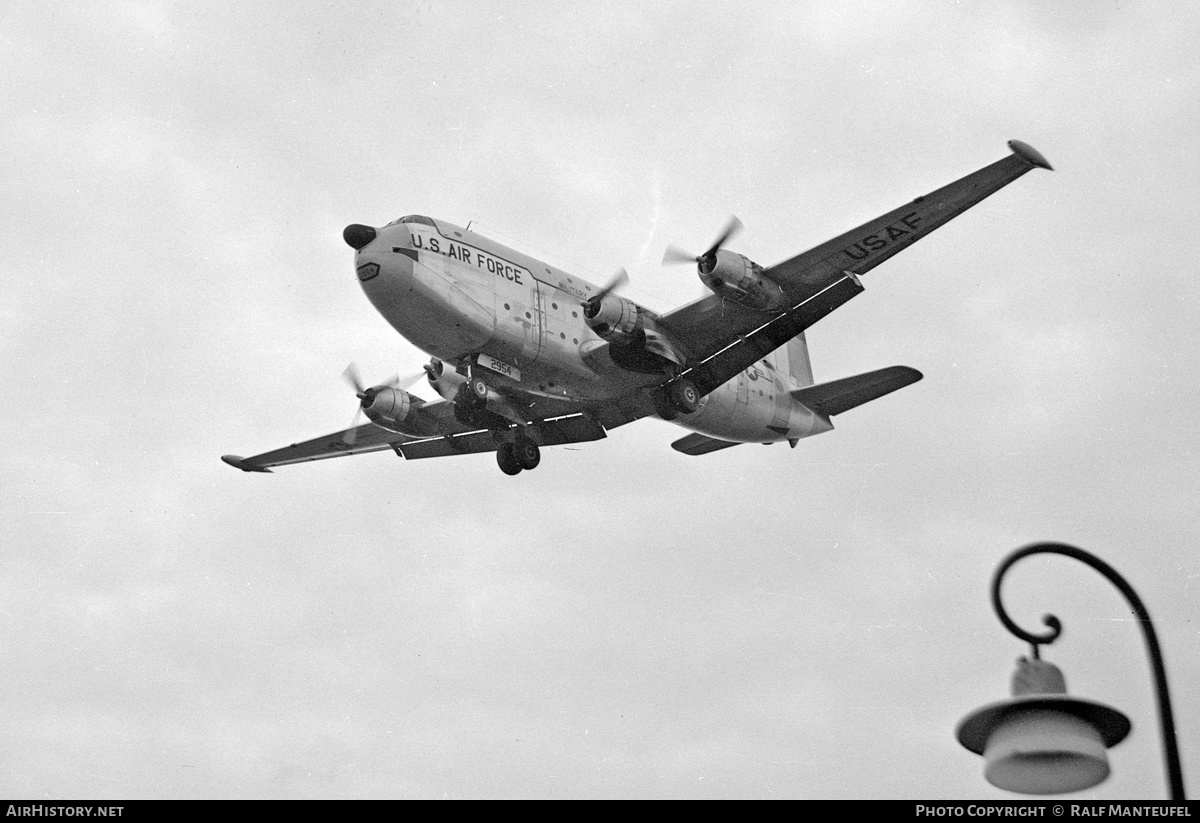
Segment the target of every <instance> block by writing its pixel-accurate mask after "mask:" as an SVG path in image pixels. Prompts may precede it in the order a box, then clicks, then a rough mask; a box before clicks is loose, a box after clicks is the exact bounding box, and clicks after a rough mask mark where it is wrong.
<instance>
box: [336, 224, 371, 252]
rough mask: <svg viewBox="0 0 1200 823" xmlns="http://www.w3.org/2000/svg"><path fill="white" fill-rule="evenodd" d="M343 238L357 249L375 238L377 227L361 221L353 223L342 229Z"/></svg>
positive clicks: (351, 246)
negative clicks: (374, 227) (363, 223)
mask: <svg viewBox="0 0 1200 823" xmlns="http://www.w3.org/2000/svg"><path fill="white" fill-rule="evenodd" d="M342 239H343V240H345V241H346V244H347V245H349V246H350V248H352V249H354V250H355V251H357V250H359V249H361V248H362V247H363V246H365V245H367V244H368V243H370V242H371V241H372V240H374V239H375V229H373V228H371V227H370V226H364V225H362V224H361V223H351V224H350V225H349V226H346V228H345V229H343V230H342Z"/></svg>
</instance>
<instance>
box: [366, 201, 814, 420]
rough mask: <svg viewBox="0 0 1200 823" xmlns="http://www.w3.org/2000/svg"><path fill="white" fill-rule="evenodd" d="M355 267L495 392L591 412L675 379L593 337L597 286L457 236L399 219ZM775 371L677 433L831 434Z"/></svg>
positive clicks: (451, 229) (711, 398) (743, 381)
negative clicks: (591, 311) (588, 316)
mask: <svg viewBox="0 0 1200 823" xmlns="http://www.w3.org/2000/svg"><path fill="white" fill-rule="evenodd" d="M355 266H356V270H357V272H358V278H359V281H360V284H361V286H362V289H363V291H364V292H365V293H366V295H367V297H368V299H370V301H371V303H372V304H373V305H374V306H375V308H376V309H377V310H378V311H379V312H380V314H382V315H383V316H384V318H385V319H386V320H387V321H388V323H390V324H391V325H392V327H393V328H394V329H396V331H398V332H399V333H400V334H401V335H402V336H403V337H404V338H405V339H407V340H408V341H410V342H411V343H412V344H413V345H415V346H416V347H417V348H419V349H421V350H422V351H425V352H427V353H428V354H430V355H432V356H433V357H435V358H437V359H439V360H441V361H443V362H444V363H446V364H449V367H451V368H457V369H459V371H460V372H465V368H466V366H467V365H468V364H470V365H471V367H472V368H476V369H480V368H482V369H484V371H482V372H480V373H481V374H485V375H486V379H487V380H488V382H489V383H492V384H493V385H495V386H497V387H498V388H508V389H510V390H514V391H516V392H519V393H521V394H524V395H530V396H533V397H538V398H545V399H546V400H562V401H567V402H572V403H583V404H588V403H597V402H603V401H606V400H611V399H613V398H617V397H620V396H622V395H627V394H628V393H629V392H630V391H636V390H637V389H638V388H640V387H645V388H647V389H649V388H651V387H654V386H657V385H659V384H661V383H662V382H663V380H664V379H665V378H666V377H667V376H669V369H670V368H671V363H670V362H668V361H666V360H661V359H655V360H654V363H657V364H658V366H659V367H657V368H643V367H639V366H638V365H637V364H634V367H632V368H631V367H630V366H629V364H628V363H627V362H623V361H622V354H623V352H622V351H621V350H620V347H618V346H617V345H616V344H615V343H610V342H609V341H606V340H604V339H602V338H601V337H600V336H598V335H597V334H596V333H595V332H593V330H592V329H591V328H590V327H589V326H588V324H587V323H586V322H585V319H584V314H583V307H582V303H584V302H585V301H587V300H588V299H589V298H590V297H592V296H594V295H596V294H597V293H598V292H599V291H600V288H599V287H598V286H596V285H595V284H593V283H590V282H588V281H586V280H584V279H582V278H579V277H576V276H574V275H571V274H569V273H567V272H565V271H562V270H561V269H558V268H556V267H554V266H551V265H549V264H546V263H543V262H542V261H539V260H536V259H534V258H532V257H529V256H527V255H524V254H521V253H520V252H517V251H515V250H513V249H510V248H507V247H505V246H503V245H501V244H499V243H496V242H494V241H492V240H489V239H488V238H486V237H482V236H480V235H478V234H475V233H472V232H470V231H467V230H466V229H463V228H461V227H459V226H454V225H451V224H449V223H445V222H443V221H440V220H438V221H435V220H431V219H429V218H426V217H420V216H409V217H404V218H400V219H399V220H397V221H395V222H393V223H391V224H389V225H387V226H384V227H382V228H380V229H377V230H376V236H375V237H374V239H373V240H371V241H370V242H369V243H367V244H365V245H364V246H362V248H360V249H358V251H357V255H356V261H355ZM649 314H652V313H649ZM773 360H774V357H768V358H767V359H766V360H764V361H760V362H759V363H758V364H756V365H755V366H753V367H751V368H749V369H747V370H746V371H743V372H742V373H740V374H739V375H737V376H736V377H735V378H734V379H732V380H730V381H728V382H727V383H725V384H723V385H721V386H719V387H718V388H717V389H716V390H715V391H713V392H711V393H710V394H708V395H707V396H706V397H704V398H703V399H702V400H701V404H700V408H699V409H698V410H697V411H696V412H694V413H691V414H684V415H680V416H679V417H678V418H677V419H675V420H674V421H673V422H676V423H678V424H679V425H682V426H684V427H685V428H688V429H692V430H694V431H698V432H701V433H703V434H706V435H709V436H711V437H715V438H719V439H722V440H729V441H734V442H773V441H778V440H795V439H797V438H800V437H806V436H809V435H811V434H816V433H819V432H821V431H827V430H829V429H830V428H832V426H831V425H830V423H829V421H828V418H826V417H822V416H820V415H817V414H814V413H813V412H812V411H810V410H809V409H807V408H806V407H804V406H803V405H801V404H799V403H796V402H794V401H793V400H792V398H791V396H790V394H789V392H790V391H792V390H794V389H796V388H799V387H800V385H799V384H797V383H796V381H795V380H794V379H793V378H792V375H791V374H789V373H788V370H787V368H786V366H784V367H783V368H779V367H778V365H777V363H776V362H773ZM447 385H452V383H450V384H447ZM435 388H438V389H439V391H442V388H441V387H438V386H436V385H435ZM448 399H452V398H448Z"/></svg>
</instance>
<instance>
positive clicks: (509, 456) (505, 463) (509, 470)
mask: <svg viewBox="0 0 1200 823" xmlns="http://www.w3.org/2000/svg"><path fill="white" fill-rule="evenodd" d="M496 463H497V465H499V466H500V471H502V472H504V473H505V474H520V473H521V464H520V463H518V462H517V455H516V453H515V452H514V451H513V444H512V443H501V444H500V447H499V448H498V449H496Z"/></svg>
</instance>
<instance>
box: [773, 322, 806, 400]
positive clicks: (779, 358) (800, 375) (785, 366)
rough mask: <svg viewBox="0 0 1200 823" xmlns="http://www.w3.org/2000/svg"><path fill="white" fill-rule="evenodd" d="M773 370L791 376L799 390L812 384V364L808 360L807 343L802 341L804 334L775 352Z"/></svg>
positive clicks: (801, 333)
mask: <svg viewBox="0 0 1200 823" xmlns="http://www.w3.org/2000/svg"><path fill="white" fill-rule="evenodd" d="M775 368H777V369H779V370H780V371H784V372H787V373H788V374H789V375H791V378H792V380H793V381H794V382H795V384H796V385H797V386H798V387H800V388H803V387H805V386H811V385H812V384H813V373H812V363H811V362H809V359H808V341H807V340H805V339H804V332H800V334H798V335H796V336H795V337H793V338H792V339H791V340H789V341H788V342H787V343H786V344H785V345H784V346H782V347H781V348H778V349H776V350H775Z"/></svg>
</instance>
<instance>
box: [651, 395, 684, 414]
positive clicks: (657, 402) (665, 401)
mask: <svg viewBox="0 0 1200 823" xmlns="http://www.w3.org/2000/svg"><path fill="white" fill-rule="evenodd" d="M654 411H656V412H657V413H658V416H659V417H661V418H662V419H663V420H674V419H675V418H676V417H678V416H679V411H678V410H677V409H676V408H675V407H674V406H672V405H671V400H670V399H669V398H668V397H667V394H666V392H663V391H657V392H655V393H654Z"/></svg>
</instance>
